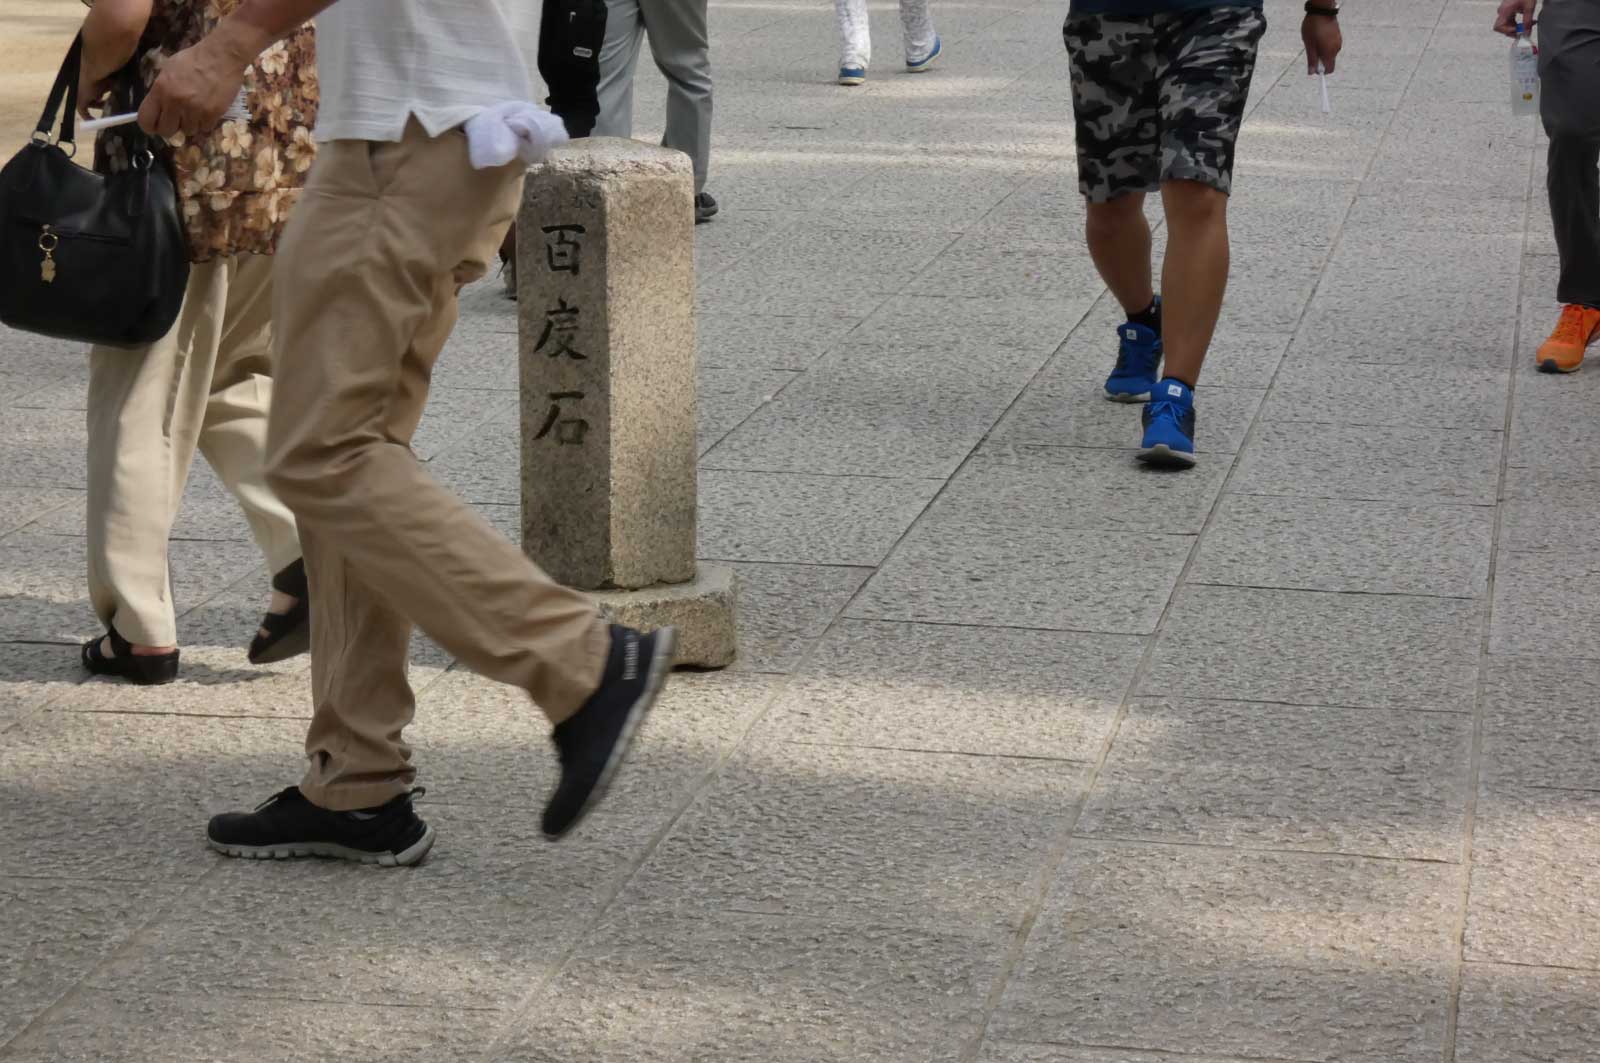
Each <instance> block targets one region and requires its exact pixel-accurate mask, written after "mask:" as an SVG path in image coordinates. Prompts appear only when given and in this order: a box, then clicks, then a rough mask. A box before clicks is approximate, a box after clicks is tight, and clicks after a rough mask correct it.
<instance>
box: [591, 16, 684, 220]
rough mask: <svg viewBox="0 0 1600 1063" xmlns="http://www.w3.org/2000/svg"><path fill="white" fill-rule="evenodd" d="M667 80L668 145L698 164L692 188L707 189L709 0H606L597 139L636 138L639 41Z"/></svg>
mask: <svg viewBox="0 0 1600 1063" xmlns="http://www.w3.org/2000/svg"><path fill="white" fill-rule="evenodd" d="M646 34H648V35H649V37H650V54H651V55H652V56H653V57H654V58H655V61H656V67H657V68H658V69H659V70H660V71H661V73H662V75H663V76H664V77H665V78H666V79H667V131H666V135H665V136H663V137H662V138H661V143H662V145H663V146H665V147H669V148H674V149H676V150H678V151H681V152H684V153H685V154H687V155H688V156H689V158H690V159H692V160H693V161H694V190H695V191H696V192H700V191H703V190H704V189H705V186H706V170H707V169H708V168H709V166H710V164H711V42H710V40H709V39H708V38H707V36H706V0H606V43H605V47H603V48H601V49H600V118H599V120H598V121H597V122H596V123H595V127H594V131H595V135H597V136H605V137H631V136H633V71H634V68H635V67H636V66H637V65H638V63H639V43H640V40H641V38H643V37H644V36H645V35H646Z"/></svg>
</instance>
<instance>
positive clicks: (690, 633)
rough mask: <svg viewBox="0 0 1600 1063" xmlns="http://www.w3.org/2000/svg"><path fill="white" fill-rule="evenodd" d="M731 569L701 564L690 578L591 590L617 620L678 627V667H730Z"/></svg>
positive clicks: (733, 585)
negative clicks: (635, 587)
mask: <svg viewBox="0 0 1600 1063" xmlns="http://www.w3.org/2000/svg"><path fill="white" fill-rule="evenodd" d="M737 590H738V582H737V579H736V578H735V576H734V574H733V569H731V568H727V567H726V566H723V565H701V566H699V568H698V569H697V570H696V571H695V575H694V579H692V580H690V581H689V582H688V583H658V584H656V585H655V586H653V587H644V588H642V589H640V590H636V591H591V592H590V594H591V595H592V596H593V598H594V599H595V601H597V602H599V603H600V610H601V612H603V613H605V615H606V618H607V619H609V620H611V621H612V622H614V623H618V624H625V625H627V626H628V627H631V628H637V629H639V630H640V631H651V630H653V629H655V628H658V627H668V626H671V627H675V628H677V629H678V654H677V664H678V666H679V667H690V668H726V667H727V666H728V665H730V664H732V663H733V658H734V653H735V638H734V600H735V598H736V597H737V594H736V592H737Z"/></svg>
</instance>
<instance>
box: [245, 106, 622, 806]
mask: <svg viewBox="0 0 1600 1063" xmlns="http://www.w3.org/2000/svg"><path fill="white" fill-rule="evenodd" d="M521 186H522V170H521V167H520V166H516V165H513V166H509V167H504V168H501V169H497V170H474V169H473V168H472V167H471V165H470V164H469V163H468V161H467V144H466V138H465V137H463V136H462V135H461V134H460V133H459V132H449V133H446V134H444V135H443V136H440V137H437V138H430V137H428V136H427V135H426V134H425V133H424V132H423V131H422V129H421V127H420V126H418V125H417V124H416V123H415V122H412V123H411V125H410V127H409V128H408V129H407V131H406V134H405V138H404V139H403V140H401V141H399V142H397V143H375V142H368V141H355V140H348V141H336V142H334V143H331V144H326V145H324V146H323V148H322V151H321V152H320V153H319V154H318V156H317V161H316V163H315V164H314V166H313V168H312V171H311V177H310V181H309V183H308V185H307V188H306V191H305V194H304V195H303V196H302V198H301V200H300V203H299V205H298V206H297V207H296V208H295V212H294V214H293V216H292V217H291V218H290V220H289V228H288V231H287V232H286V233H285V234H284V239H283V242H282V244H281V246H280V248H279V252H278V273H277V281H276V288H275V301H274V315H273V316H274V320H275V322H276V326H277V352H278V378H277V385H278V401H277V402H276V404H275V405H274V407H273V415H272V423H271V428H270V431H269V439H270V444H269V455H270V456H269V461H268V469H269V480H270V482H271V483H272V485H273V487H274V488H275V489H276V490H277V491H278V494H279V495H280V496H281V497H282V498H283V499H284V501H285V502H287V503H288V504H289V507H290V508H291V509H292V510H294V513H295V516H296V517H297V518H298V519H299V522H300V528H301V536H302V540H303V542H304V545H305V558H306V573H307V575H308V577H309V578H310V584H311V599H312V606H311V612H312V617H313V620H312V624H311V676H312V688H313V690H312V694H313V699H314V717H313V719H312V722H311V729H310V733H309V734H308V735H307V736H306V754H307V757H308V758H309V761H310V763H309V765H308V767H307V770H306V776H305V779H304V781H303V782H302V784H301V790H302V791H303V792H304V793H305V795H306V797H307V798H309V799H310V800H311V801H312V802H314V803H316V804H318V805H321V806H323V807H324V808H332V809H338V810H348V809H354V808H365V807H368V806H371V805H375V804H380V803H382V802H384V801H387V800H389V799H390V798H392V797H395V796H397V795H398V794H401V793H403V792H405V791H406V790H407V789H409V788H410V786H411V784H412V782H413V780H414V779H415V775H416V772H415V769H414V768H413V767H412V765H411V751H410V749H409V748H408V747H407V746H406V745H405V744H404V742H403V741H402V737H401V733H402V731H403V730H404V728H405V726H406V725H407V724H408V723H409V722H410V721H411V717H412V714H413V711H414V709H415V702H414V700H413V697H412V692H411V687H410V685H409V684H408V683H407V681H406V655H407V650H408V647H409V641H410V636H411V630H412V625H413V624H415V625H417V626H419V627H421V628H422V630H424V631H425V632H427V633H428V635H429V636H431V637H432V638H433V640H434V641H435V642H437V643H439V645H441V646H443V647H444V648H445V650H447V651H448V652H449V653H451V654H452V655H454V656H455V657H457V658H459V659H460V660H461V661H463V662H464V663H465V664H466V665H467V666H468V667H470V668H472V669H474V670H475V671H477V672H479V673H481V674H483V675H486V676H488V677H490V678H492V679H497V680H500V681H501V682H504V683H510V684H513V685H515V686H518V687H521V688H522V689H523V690H526V691H527V692H528V693H529V694H530V695H531V696H532V698H533V700H534V701H535V702H536V703H537V704H538V705H539V706H540V707H541V708H542V709H544V711H545V714H546V715H547V716H548V717H549V718H550V720H551V721H552V722H559V721H561V720H563V719H566V718H567V717H568V716H570V715H572V714H573V713H574V712H576V711H577V710H578V709H579V708H580V707H581V706H582V704H583V703H584V701H586V700H587V699H588V698H589V696H590V695H591V694H592V693H593V692H594V690H595V688H596V687H597V686H598V685H599V682H600V675H601V672H602V670H603V668H604V666H605V659H606V655H607V653H608V651H609V648H610V635H609V632H608V629H607V627H606V625H605V624H604V623H603V622H602V621H601V619H600V615H599V611H598V609H597V607H596V606H595V604H594V602H593V601H592V600H591V599H589V598H587V597H585V596H584V595H582V594H579V593H577V592H576V591H571V590H567V589H566V588H563V587H561V586H559V585H557V584H555V583H553V582H551V580H550V579H549V577H547V576H546V575H545V574H544V573H543V572H541V571H540V570H539V569H538V568H537V567H535V566H534V565H533V563H532V562H530V561H529V560H528V559H527V558H526V557H524V556H523V554H522V551H521V550H519V549H518V548H517V547H515V546H513V545H512V544H511V543H509V542H507V541H506V539H505V538H504V537H502V536H501V535H500V534H499V533H498V532H497V531H495V529H494V528H493V527H492V526H491V525H490V524H489V523H488V522H487V521H485V520H484V519H483V518H482V517H481V516H479V515H478V514H477V513H476V512H474V511H473V510H472V508H471V507H470V506H468V505H466V504H465V503H463V502H462V501H461V500H459V499H457V498H456V497H455V496H454V495H452V494H450V492H448V491H446V490H445V489H444V488H443V487H441V486H439V484H438V483H436V482H435V481H434V480H433V478H432V477H430V476H429V475H428V474H427V472H426V471H424V469H423V466H422V465H421V463H419V462H418V461H417V458H416V455H414V454H413V453H412V452H411V446H410V443H411V436H412V433H413V432H415V431H416V427H417V422H418V420H419V419H420V418H421V416H422V409H423V405H424V404H425V403H426V402H427V398H428V381H429V378H430V376H431V374H432V371H433V364H434V360H435V359H436V358H438V356H439V351H440V349H441V348H442V347H443V346H444V342H445V339H446V338H447V337H448V336H449V334H450V330H451V328H452V327H453V326H454V324H455V320H456V293H457V291H458V289H459V287H460V285H462V284H464V283H466V282H468V281H471V280H475V279H477V278H479V277H482V276H484V274H485V273H486V272H487V270H488V262H489V259H490V257H491V256H493V255H494V253H495V250H496V248H498V247H499V245H500V240H501V237H502V236H504V234H505V231H506V227H507V226H508V225H509V224H510V222H511V219H512V217H513V216H514V214H515V211H516V207H517V203H518V199H519V196H520V192H521Z"/></svg>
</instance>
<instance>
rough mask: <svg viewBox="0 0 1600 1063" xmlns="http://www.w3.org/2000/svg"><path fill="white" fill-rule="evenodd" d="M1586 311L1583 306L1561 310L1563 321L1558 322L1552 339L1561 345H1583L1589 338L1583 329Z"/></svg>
mask: <svg viewBox="0 0 1600 1063" xmlns="http://www.w3.org/2000/svg"><path fill="white" fill-rule="evenodd" d="M1584 314H1585V311H1584V309H1583V307H1581V306H1567V307H1563V308H1562V310H1561V320H1560V321H1557V322H1556V330H1555V333H1554V334H1553V335H1552V336H1551V337H1550V338H1551V339H1553V340H1557V341H1559V342H1561V343H1576V344H1583V343H1585V342H1587V341H1588V339H1589V337H1588V336H1587V335H1586V334H1585V332H1584V328H1583V318H1584Z"/></svg>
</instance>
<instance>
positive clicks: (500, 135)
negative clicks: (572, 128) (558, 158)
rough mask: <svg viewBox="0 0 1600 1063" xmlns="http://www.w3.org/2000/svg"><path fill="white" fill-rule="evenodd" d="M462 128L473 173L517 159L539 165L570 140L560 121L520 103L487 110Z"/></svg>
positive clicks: (531, 106)
mask: <svg viewBox="0 0 1600 1063" xmlns="http://www.w3.org/2000/svg"><path fill="white" fill-rule="evenodd" d="M463 128H464V131H465V132H466V134H467V158H468V159H469V160H470V161H471V162H472V168H473V169H475V170H487V169H490V168H492V167H495V166H504V165H505V164H506V163H508V162H510V161H511V160H512V159H515V158H519V157H520V158H521V159H522V161H523V162H528V163H534V162H541V161H543V159H544V157H545V156H546V155H548V154H550V149H551V148H555V147H559V146H560V145H562V144H565V143H566V142H567V141H568V140H569V139H570V138H569V137H568V136H567V127H566V126H564V125H562V124H561V119H559V118H557V117H556V116H555V115H553V114H551V113H550V112H549V111H547V110H545V109H544V108H543V107H535V106H534V105H533V104H531V103H524V102H522V101H521V100H513V101H510V102H508V103H500V104H496V105H495V106H493V107H486V108H484V109H483V110H481V111H479V112H478V113H477V114H476V115H474V116H473V117H472V118H471V119H470V120H469V121H468V122H467V124H466V126H465V127H463Z"/></svg>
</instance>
